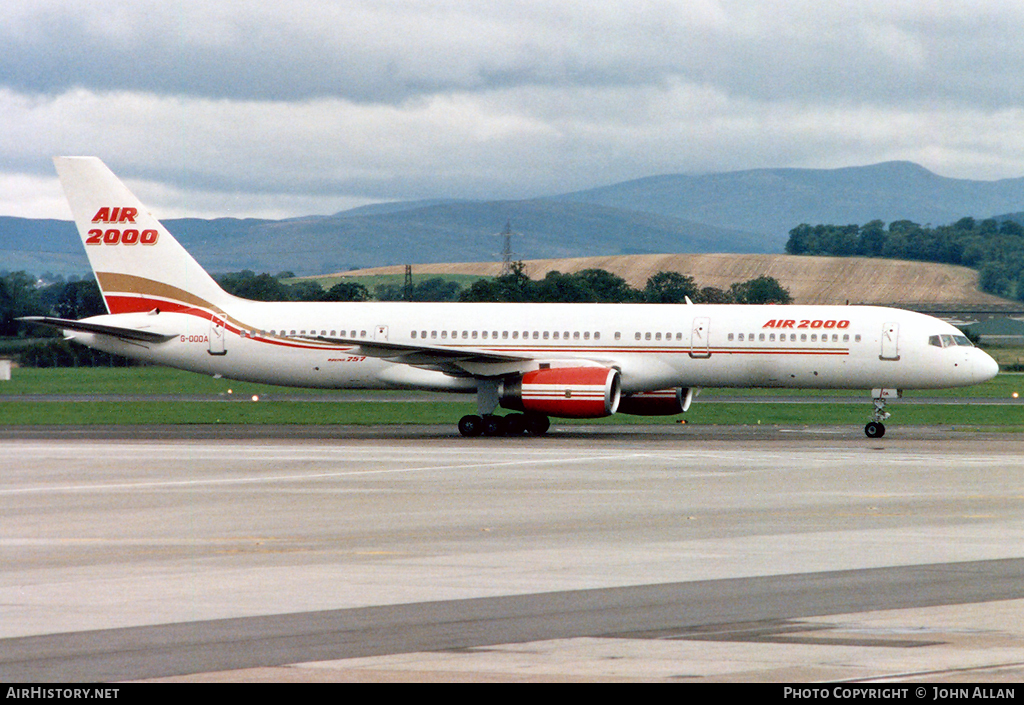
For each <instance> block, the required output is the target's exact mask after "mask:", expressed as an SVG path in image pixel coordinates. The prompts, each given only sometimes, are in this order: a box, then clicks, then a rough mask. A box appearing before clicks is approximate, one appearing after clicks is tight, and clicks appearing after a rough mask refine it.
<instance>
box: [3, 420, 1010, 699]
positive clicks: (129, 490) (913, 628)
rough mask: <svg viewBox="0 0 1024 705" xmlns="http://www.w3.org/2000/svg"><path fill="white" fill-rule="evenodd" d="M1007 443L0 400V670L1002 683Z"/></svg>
mask: <svg viewBox="0 0 1024 705" xmlns="http://www.w3.org/2000/svg"><path fill="white" fill-rule="evenodd" d="M53 433H55V434H56V435H55V436H52V437H51V434H53ZM1022 450H1024V444H1022V442H1021V440H1020V439H1019V438H1017V436H1016V434H978V433H973V432H965V431H961V430H957V429H955V428H950V427H941V428H940V427H929V428H915V427H903V428H900V427H897V426H894V427H893V428H892V429H890V434H889V435H887V436H886V437H885V438H883V439H878V440H869V439H865V438H864V437H863V434H862V431H861V429H859V428H852V427H850V428H847V427H827V428H826V427H821V428H784V427H768V426H765V427H721V428H711V427H696V426H678V427H671V426H668V427H639V428H638V427H630V428H618V427H608V426H602V427H592V428H591V427H558V426H556V427H555V429H554V431H553V433H552V435H551V436H549V437H545V438H539V439H534V438H504V439H462V438H458V437H455V436H453V432H452V430H451V429H448V428H440V427H362V428H355V427H338V428H322V427H273V428H260V427H227V428H225V427H197V428H192V429H189V428H183V427H138V428H129V427H121V428H114V429H111V428H98V427H95V428H94V427H78V428H67V429H63V430H57V429H30V428H26V429H21V430H18V429H4V430H3V431H2V432H0V453H2V454H3V456H4V458H5V462H4V467H5V469H4V471H3V472H2V473H0V559H2V565H3V569H2V571H0V679H2V680H4V681H15V682H17V681H95V680H133V679H142V678H163V677H171V678H184V679H188V680H203V679H212V680H217V679H221V680H321V679H322V680H335V679H337V680H385V679H399V680H402V679H411V680H449V679H452V678H463V679H470V680H474V679H480V680H520V679H537V680H563V679H567V680H574V679H584V680H600V679H605V678H607V679H616V680H619V679H622V680H626V679H643V680H649V679H662V678H665V679H678V678H685V679H687V680H700V679H710V680H765V681H780V680H786V681H807V680H836V681H838V680H843V679H857V680H877V679H886V678H896V679H912V678H914V677H918V676H920V677H927V678H930V679H932V680H941V679H943V678H948V679H960V680H962V679H964V678H971V677H976V678H978V679H982V680H988V681H991V680H1003V681H1006V682H1013V681H1015V680H1019V679H1020V678H1021V677H1022V676H1024V611H1022V610H1024V580H1022V577H1024V549H1022V546H1024V540H1022V539H1024V483H1022V481H1021V471H1022V470H1024V453H1022V452H1021V451H1022ZM923 674H929V675H927V676H926V675H923ZM951 674H952V675H951Z"/></svg>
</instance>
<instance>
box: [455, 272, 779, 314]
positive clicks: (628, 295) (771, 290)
mask: <svg viewBox="0 0 1024 705" xmlns="http://www.w3.org/2000/svg"><path fill="white" fill-rule="evenodd" d="M687 298H688V299H689V300H690V301H692V302H693V303H708V304H788V303H790V301H791V297H790V295H789V292H788V291H787V290H786V289H785V288H783V287H782V285H781V284H779V282H778V281H777V280H776V279H774V278H773V277H758V278H756V279H751V280H749V281H745V282H737V283H735V284H732V285H731V286H730V287H729V288H728V289H725V290H723V289H718V288H716V287H710V286H706V287H701V286H699V285H698V284H697V283H696V281H694V279H693V277H690V276H687V275H685V274H680V273H679V272H664V271H663V272H658V273H657V274H654V275H653V276H651V277H650V278H649V279H648V280H647V283H646V284H645V285H644V287H643V288H641V289H634V288H633V287H631V286H630V285H629V283H628V282H627V281H626V280H625V279H623V278H622V277H620V276H618V275H617V274H612V273H611V272H607V271H605V270H603V269H584V270H582V271H579V272H575V273H572V274H563V273H562V272H548V273H547V275H545V277H544V278H543V279H540V280H537V281H534V280H533V279H530V277H529V276H528V275H527V272H526V266H525V265H524V264H523V263H522V262H514V263H513V265H512V269H511V271H510V272H509V273H508V274H505V275H503V276H499V277H496V278H495V279H478V280H477V281H475V282H473V284H472V285H470V286H469V287H468V288H467V289H464V290H463V291H462V292H461V293H460V294H459V300H460V301H499V302H530V303H649V304H681V303H684V302H685V301H686V299H687Z"/></svg>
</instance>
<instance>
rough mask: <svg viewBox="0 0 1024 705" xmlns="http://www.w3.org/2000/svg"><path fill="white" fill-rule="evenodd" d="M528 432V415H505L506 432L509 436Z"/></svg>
mask: <svg viewBox="0 0 1024 705" xmlns="http://www.w3.org/2000/svg"><path fill="white" fill-rule="evenodd" d="M524 433H526V415H525V414H509V415H508V416H506V417H505V434H506V435H509V436H521V435H522V434H524Z"/></svg>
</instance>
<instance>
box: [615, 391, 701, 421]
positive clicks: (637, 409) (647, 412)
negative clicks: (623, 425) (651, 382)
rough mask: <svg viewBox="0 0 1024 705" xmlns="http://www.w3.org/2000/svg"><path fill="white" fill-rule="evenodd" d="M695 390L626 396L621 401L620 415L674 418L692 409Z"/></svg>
mask: <svg viewBox="0 0 1024 705" xmlns="http://www.w3.org/2000/svg"><path fill="white" fill-rule="evenodd" d="M691 401H693V390H692V389H687V388H686V387H676V388H675V389H658V390H656V391H653V392H637V393H635V394H626V395H624V396H623V397H622V399H621V400H620V401H619V413H620V414H632V415H633V416H674V415H675V414H681V413H683V412H684V411H686V410H687V409H689V408H690V402H691Z"/></svg>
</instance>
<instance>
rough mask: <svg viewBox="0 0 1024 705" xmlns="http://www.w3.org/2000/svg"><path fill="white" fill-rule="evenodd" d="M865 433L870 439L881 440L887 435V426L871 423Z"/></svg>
mask: <svg viewBox="0 0 1024 705" xmlns="http://www.w3.org/2000/svg"><path fill="white" fill-rule="evenodd" d="M864 433H865V435H867V437H868V438H881V437H882V436H884V435H885V425H884V424H882V423H880V422H878V421H869V422H868V425H867V426H865V427H864Z"/></svg>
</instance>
